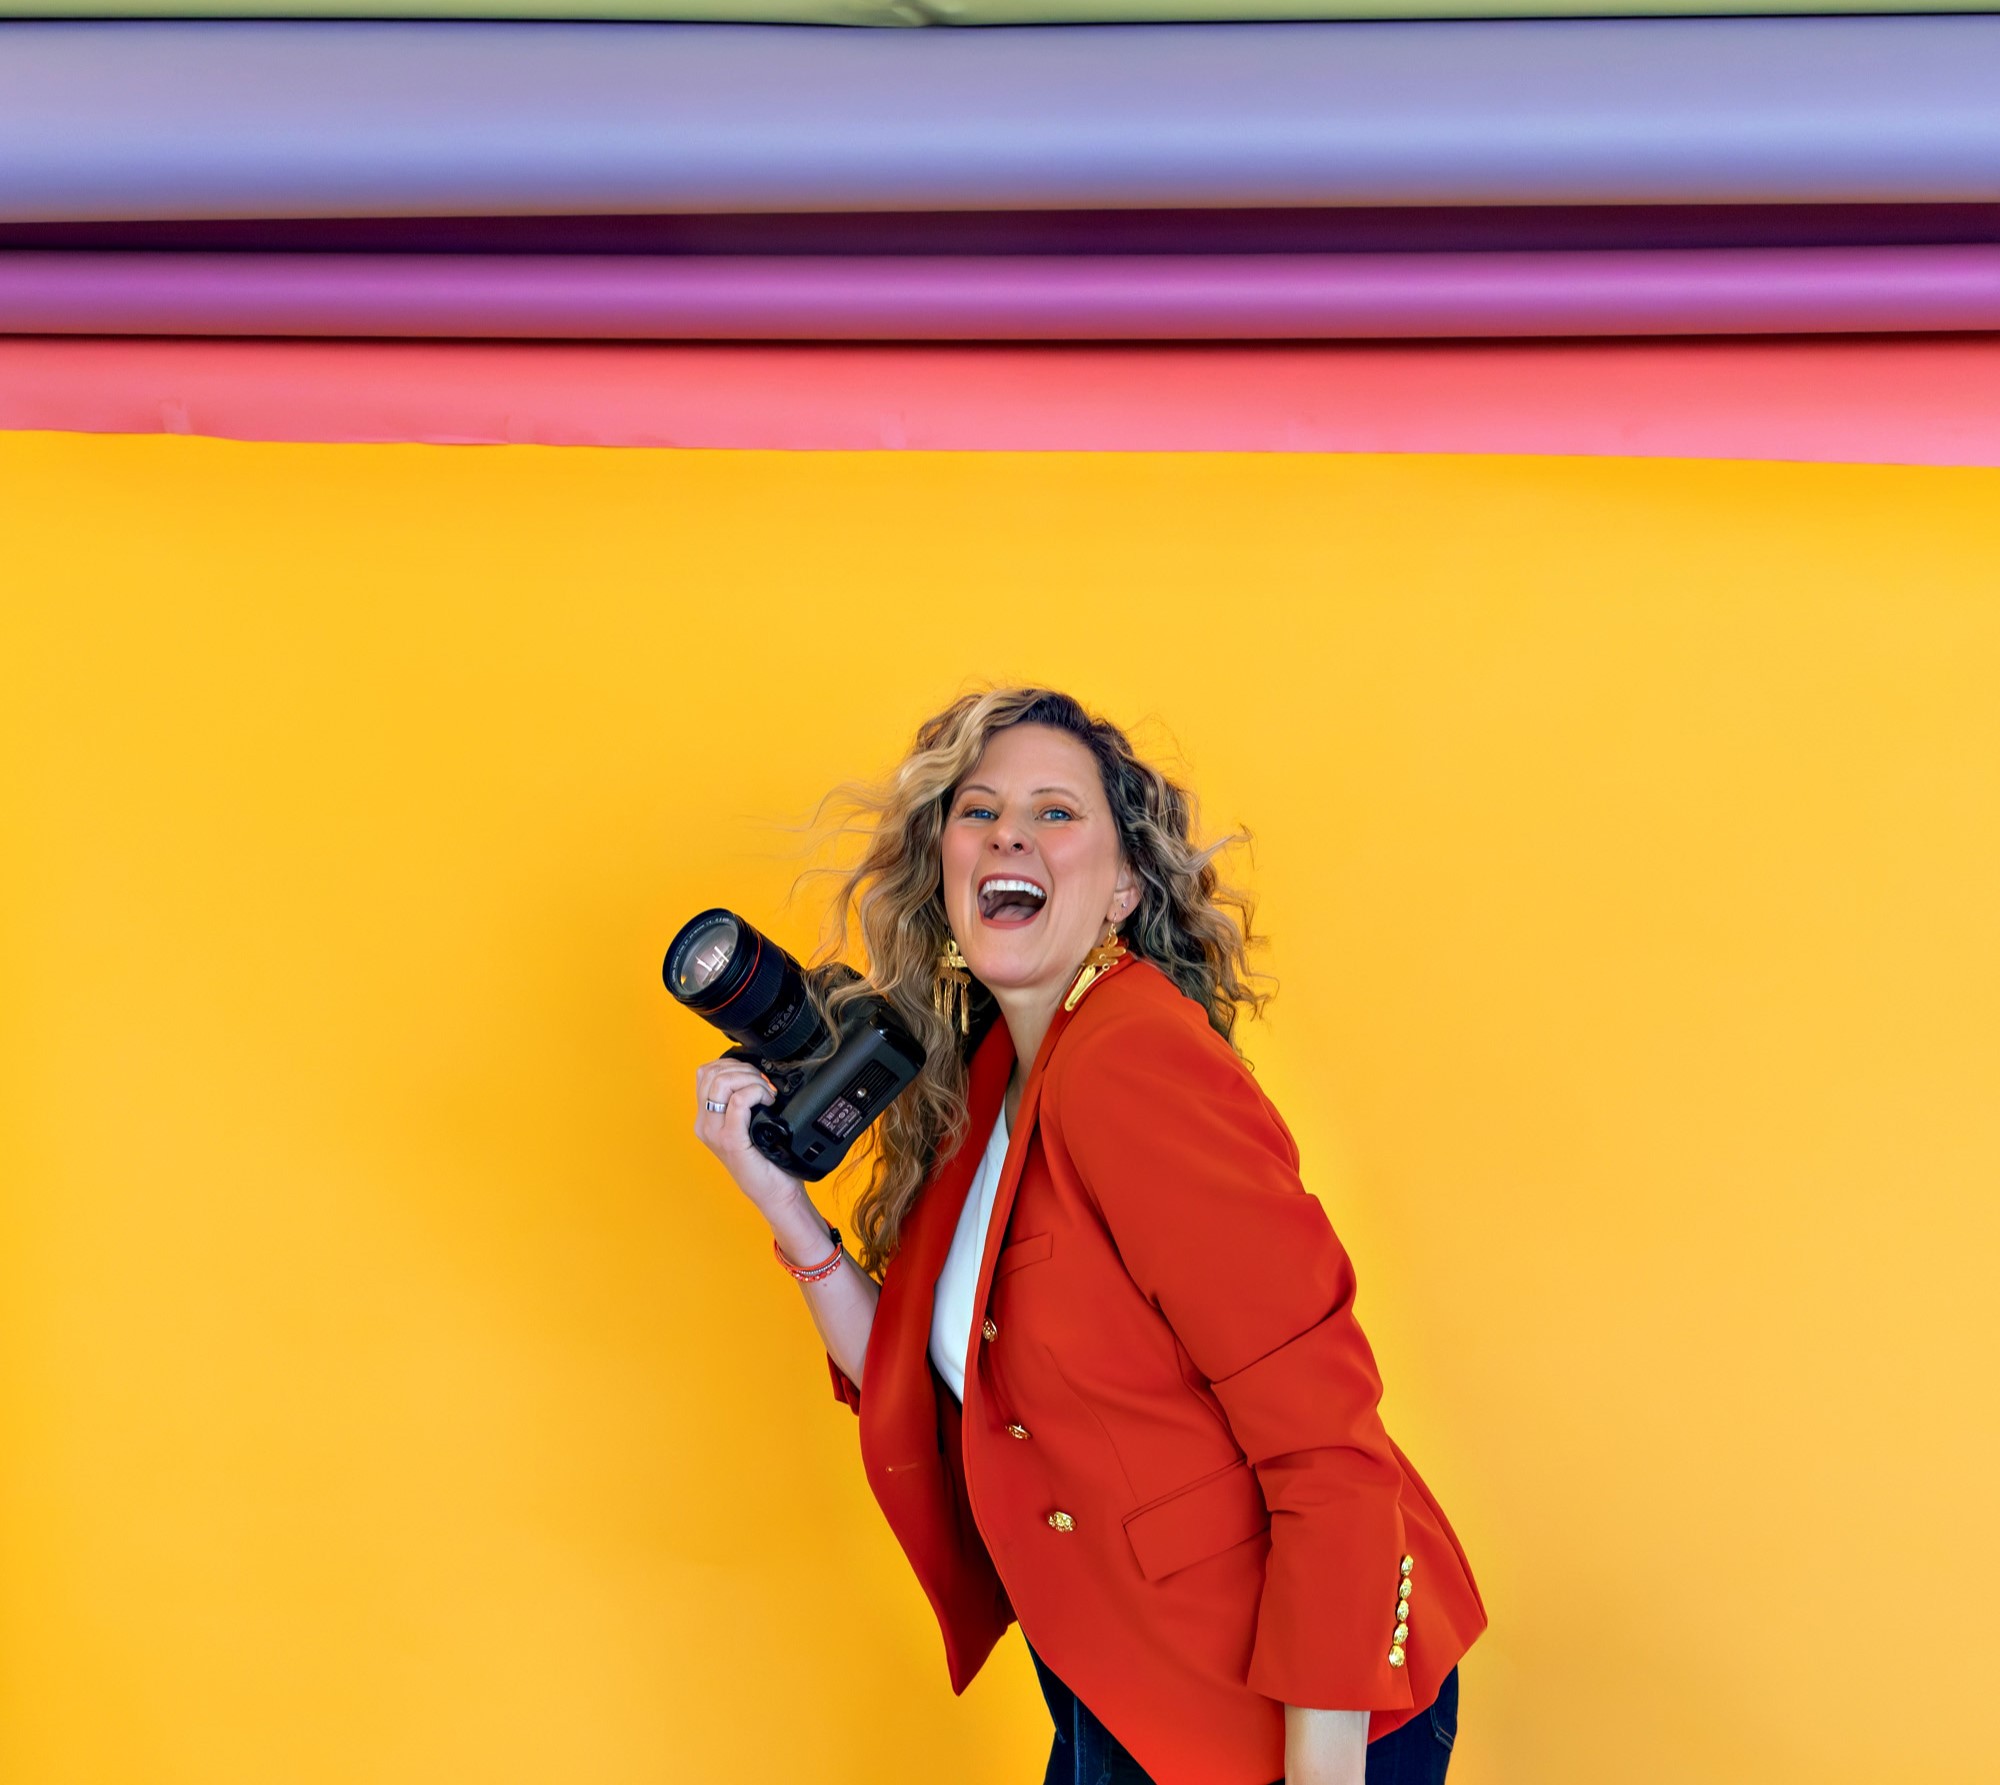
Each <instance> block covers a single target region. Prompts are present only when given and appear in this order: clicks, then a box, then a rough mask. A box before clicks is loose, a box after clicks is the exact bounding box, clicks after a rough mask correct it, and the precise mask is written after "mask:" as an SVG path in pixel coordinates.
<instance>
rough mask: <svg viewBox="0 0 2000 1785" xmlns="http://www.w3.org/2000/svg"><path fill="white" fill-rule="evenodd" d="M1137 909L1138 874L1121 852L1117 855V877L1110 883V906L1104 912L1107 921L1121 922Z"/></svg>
mask: <svg viewBox="0 0 2000 1785" xmlns="http://www.w3.org/2000/svg"><path fill="white" fill-rule="evenodd" d="M1138 909H1139V876H1138V874H1137V872H1136V871H1135V870H1134V869H1133V866H1132V864H1131V862H1129V861H1128V860H1127V859H1126V858H1125V856H1124V855H1123V854H1120V856H1119V857H1118V878H1117V879H1116V880H1114V881H1113V882H1112V883H1111V907H1110V909H1109V910H1108V911H1107V912H1106V913H1105V920H1106V921H1107V922H1109V923H1114V924H1120V923H1123V922H1124V921H1125V920H1126V919H1127V918H1128V917H1130V916H1131V915H1132V913H1133V912H1135V911H1137V910H1138Z"/></svg>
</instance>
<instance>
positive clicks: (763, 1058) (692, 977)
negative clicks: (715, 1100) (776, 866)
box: [661, 907, 924, 1182]
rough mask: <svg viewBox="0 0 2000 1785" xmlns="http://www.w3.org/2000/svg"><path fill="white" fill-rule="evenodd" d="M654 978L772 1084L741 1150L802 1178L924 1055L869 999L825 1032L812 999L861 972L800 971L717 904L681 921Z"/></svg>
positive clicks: (847, 1008)
mask: <svg viewBox="0 0 2000 1785" xmlns="http://www.w3.org/2000/svg"><path fill="white" fill-rule="evenodd" d="M661 977H662V978H663V979H664V980H665V981H666V986H667V990H668V991H669V992H671V993H672V994H673V995H674V997H675V998H676V999H678V1000H679V1001H680V1002H681V1003H682V1004H684V1005H686V1006H687V1007H688V1008H689V1009H690V1010H692V1011H693V1012H694V1013H695V1014H696V1015H697V1016H701V1017H704V1018H706V1019H707V1020H708V1021H709V1022H711V1023H713V1024H714V1025H715V1026H716V1027H717V1028H718V1029H720V1030H721V1031H722V1032H723V1033H724V1034H725V1035H727V1036H728V1037H729V1039H730V1040H731V1041H732V1042H733V1043H735V1045H734V1046H733V1047H731V1048H729V1049H728V1050H727V1052H725V1053H724V1055H723V1058H724V1059H726V1060H747V1061H748V1062H749V1063H750V1064H751V1065H753V1066H755V1067H756V1068H757V1069H758V1071H760V1072H761V1073H763V1074H764V1076H765V1077H766V1078H768V1079H769V1080H770V1081H771V1083H772V1085H773V1086H774V1087H775V1089H776V1092H777V1101H776V1102H774V1103H766V1104H760V1105H759V1106H758V1107H757V1108H756V1109H755V1110H753V1111H752V1112H751V1115H750V1143H751V1145H752V1146H754V1147H755V1148H756V1149H757V1151H758V1152H760V1153H762V1154H763V1155H764V1157H765V1158H766V1159H768V1160H770V1161H771V1163H772V1164H773V1165H776V1166H779V1167H780V1168H781V1169H783V1170H785V1171H788V1172H790V1173H791V1174H792V1175H793V1176H794V1177H799V1178H804V1179H806V1180H807V1181H808V1182H812V1181H816V1180H818V1179H820V1178H823V1177H825V1176H826V1175H827V1173H829V1172H830V1171H832V1170H834V1169H835V1168H836V1167H837V1166H838V1165H839V1164H840V1162H841V1161H842V1160H843V1159H845V1158H846V1157H847V1155H848V1153H849V1152H850V1151H852V1150H853V1147H854V1143H855V1142H856V1141H858V1140H859V1139H860V1138H861V1136H862V1135H863V1133H865V1132H866V1131H867V1128H868V1125H869V1124H870V1123H871V1122H873V1121H874V1120H875V1118H876V1117H877V1116H879V1115H880V1114H881V1113H882V1111H883V1110H885V1109H887V1108H888V1107H889V1105H890V1104H891V1103H892V1102H894V1101H895V1099H896V1098H897V1097H898V1096H900V1095H901V1094H902V1093H903V1092H904V1091H905V1090H907V1089H908V1088H909V1087H910V1085H911V1084H913V1083H914V1082H915V1081H916V1077H917V1074H918V1073H919V1072H921V1071H922V1070H923V1066H924V1051H923V1048H922V1047H921V1046H920V1045H919V1043H918V1041H917V1039H916V1037H915V1036H913V1035H912V1034H911V1033H910V1032H909V1030H907V1029H906V1028H904V1026H903V1025H902V1023H901V1022H900V1021H899V1020H898V1018H897V1016H896V1014H895V1012H894V1011H893V1010H891V1009H890V1008H889V1006H888V1005H887V1004H886V1003H884V1002H883V1001H882V1000H881V999H879V998H855V999H852V1000H850V1001H849V1002H848V1003H846V1004H845V1005H844V1006H843V1007H842V1009H841V1011H840V1014H839V1018H838V1030H839V1032H838V1033H837V1034H835V1033H833V1032H831V1031H830V1030H829V1028H828V1025H827V1023H826V1022H825V1020H824V1019H823V1018H822V1016H821V1015H820V1010H821V1007H822V1003H823V1001H824V999H825V996H826V994H828V993H830V992H832V991H833V990H835V989H836V988H837V987H838V986H840V985H842V984H844V983H852V982H853V981H854V980H856V979H858V978H859V977H860V976H859V975H858V974H857V973H855V972H854V970H853V969H852V968H851V967H844V966H840V965H838V964H836V965H833V966H830V967H822V968H818V969H816V970H814V971H813V972H812V973H810V974H809V973H808V972H807V970H806V969H805V968H803V967H801V966H800V965H799V963H798V962H797V961H796V960H795V959H793V957H792V956H791V955H789V954H788V953H786V952H785V950H784V949H782V948H780V947H779V946H778V945H777V944H776V943H775V942H772V941H771V940H770V939H769V938H768V937H766V936H763V935H760V934H759V933H758V931H756V930H755V929H754V928H752V927H751V926H750V925H749V924H747V923H745V922H744V921H743V919H742V918H740V917H738V916H737V915H736V914H735V913H734V912H733V911H728V910H725V909H722V908H721V907H716V908H714V909H712V910H708V911H704V912H701V913H700V914H699V915H697V916H695V917H693V918H690V919H689V920H688V922H687V923H685V924H683V925H682V926H681V929H680V933H679V934H678V935H676V936H675V937H674V940H673V943H672V945H671V946H670V947H669V948H668V950H667V956H666V960H665V961H664V962H663V963H662V966H661ZM815 992H817V993H818V994H819V996H818V998H815V996H814V993H815Z"/></svg>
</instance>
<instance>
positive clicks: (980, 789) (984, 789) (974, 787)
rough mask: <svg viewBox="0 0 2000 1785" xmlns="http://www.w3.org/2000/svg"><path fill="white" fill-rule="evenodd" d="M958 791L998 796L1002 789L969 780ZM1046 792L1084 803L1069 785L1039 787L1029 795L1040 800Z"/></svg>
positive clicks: (1032, 798) (1079, 803) (1080, 803)
mask: <svg viewBox="0 0 2000 1785" xmlns="http://www.w3.org/2000/svg"><path fill="white" fill-rule="evenodd" d="M958 791H959V792H960V793H990V794H994V795H996V796H997V795H998V794H999V792H1000V789H999V788H997V787H988V786H987V785H986V783H985V782H984V781H968V782H966V783H965V785H964V786H963V787H961V788H960V789H959V790H958ZM1045 793H1059V794H1061V795H1062V796H1063V798H1064V799H1066V800H1074V801H1075V802H1076V803H1077V804H1078V805H1079V806H1080V805H1082V804H1083V801H1082V799H1081V798H1080V797H1079V796H1078V795H1076V794H1074V793H1072V792H1071V791H1070V790H1069V789H1068V788H1067V787H1037V788H1036V789H1035V790H1034V791H1033V792H1032V793H1030V794H1029V795H1028V797H1029V798H1030V799H1031V800H1038V799H1040V798H1041V797H1042V795H1043V794H1045Z"/></svg>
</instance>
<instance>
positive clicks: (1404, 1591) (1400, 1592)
mask: <svg viewBox="0 0 2000 1785" xmlns="http://www.w3.org/2000/svg"><path fill="white" fill-rule="evenodd" d="M1409 1596H1410V1583H1409V1582H1408V1581H1399V1582H1398V1583H1397V1585H1396V1597H1397V1598H1398V1599H1407V1598H1409Z"/></svg>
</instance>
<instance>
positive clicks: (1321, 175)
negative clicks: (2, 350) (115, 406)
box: [0, 17, 2000, 221]
mask: <svg viewBox="0 0 2000 1785" xmlns="http://www.w3.org/2000/svg"><path fill="white" fill-rule="evenodd" d="M1996 95H2000V17H1928V18H1927V17H1903V18H1882V17H1877V18H1803V19H1755V18H1751V19H1719V18H1693V19H1618V20H1590V19H1581V20H1525V21H1518V20H1510V21H1506V22H1504V23H1502V22H1487V21H1471V22H1427V23H1380V24H1370V23H1358V24H1357V23H1347V24H1281V25H1158V26H1155V25H1133V26H1117V27H1107V28H1083V29H1078V28H1069V27H1062V26H1051V27H1025V28H1021V29H1009V30H1000V31H981V32H952V31H880V32H877V31H841V30H833V29H801V28H797V27H781V26H780V27H774V26H759V25H588V24H586V25H577V24H518V23H514V24H509V23H492V24H488V23H474V22H469V21H454V22H450V23H423V22H396V23H380V22H347V23H325V22H310V21H292V22H284V23H271V22H264V21H242V22H212V21H177V22H173V23H159V22H151V21H148V22H120V21H106V22H89V23H80V22H74V21H65V22H20V23H12V24H8V25H6V26H5V27H4V29H0V221H31V220H36V219H45V220H59V219H99V218H145V217H256V216H267V217H270V216H278V217H306V216H341V215H349V216H356V215H369V214H372V215H377V216H388V215H423V214H434V215H444V214H459V215H467V214H473V215H476V214H481V213H513V214H526V213H531V212H536V211H541V212H549V213H607V212H616V211H642V212H643V211H769V210H791V211H816V210H839V209H847V210H912V209H917V210H921V209H941V210H952V209H958V210H994V209H1010V208H1011V209H1036V208H1050V209H1064V208H1087V207H1092V206H1098V207H1104V208H1131V207H1142V208H1143V207H1157V206H1176V205H1179V206H1196V207H1213V206H1263V205H1275V206H1295V205H1339V204H1366V205H1377V204H1405V205H1439V204H1459V205H1487V204H1514V205H1522V204H1535V205H1540V204H1618V203H1648V204H1661V203H1684V204H1696V203H1784V202H1806V203H1820V202H1836V201H1855V202H1864V201H1873V202H1888V203H1914V202H1926V201H1928V202H1950V201H1965V202H1986V201H1991V200H1992V199H1994V198H1996V197H2000V101H1996Z"/></svg>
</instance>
